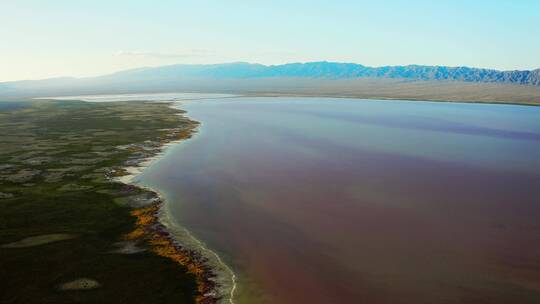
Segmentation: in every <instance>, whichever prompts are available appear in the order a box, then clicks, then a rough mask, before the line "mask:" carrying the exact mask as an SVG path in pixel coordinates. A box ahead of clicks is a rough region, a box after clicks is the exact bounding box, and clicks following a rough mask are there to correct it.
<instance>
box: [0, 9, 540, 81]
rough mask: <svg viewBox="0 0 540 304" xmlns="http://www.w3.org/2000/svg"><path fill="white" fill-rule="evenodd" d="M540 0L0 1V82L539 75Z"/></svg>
mask: <svg viewBox="0 0 540 304" xmlns="http://www.w3.org/2000/svg"><path fill="white" fill-rule="evenodd" d="M539 18H540V1H538V0H489V1H488V0H474V1H472V0H467V1H465V0H438V1H424V0H409V1H405V0H386V1H385V0H380V1H375V0H373V1H361V0H356V1H345V0H342V1H339V0H335V1H317V0H311V1H301V0H298V1H295V0H288V1H281V0H273V1H258V0H251V1H250V0H222V1H217V0H216V1H211V0H197V1H179V0H177V1H169V0H160V1H150V0H147V1H142V0H141V1H138V0H129V1H122V0H116V1H114V0H87V1H81V0H0V20H1V21H0V81H13V80H22V79H43V78H50V77H61V76H75V77H86V76H96V75H101V74H107V73H112V72H115V71H119V70H124V69H130V68H136V67H143V66H159V65H168V64H178V63H222V62H237V61H243V62H253V63H263V64H282V63H289V62H307V61H322V60H326V61H339V62H354V63H360V64H364V65H368V66H384V65H407V64H424V65H448V66H472V67H484V68H493V69H502V70H514V69H536V68H540V25H539V23H538V20H540V19H539Z"/></svg>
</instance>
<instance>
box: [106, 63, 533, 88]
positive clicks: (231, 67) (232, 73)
mask: <svg viewBox="0 0 540 304" xmlns="http://www.w3.org/2000/svg"><path fill="white" fill-rule="evenodd" d="M104 77H106V78H109V79H122V78H123V79H136V78H138V79H141V78H145V79H156V78H161V79H163V78H165V79H174V78H185V77H188V78H193V77H196V78H200V77H210V78H262V77H309V78H328V79H348V78H364V77H374V78H403V79H411V80H455V81H467V82H494V83H512V84H522V85H540V69H537V70H534V71H498V70H490V69H478V68H469V67H446V66H422V65H407V66H384V67H367V66H364V65H361V64H355V63H337V62H326V61H322V62H308V63H289V64H283V65H268V66H266V65H262V64H250V63H244V62H238V63H226V64H211V65H184V64H179V65H170V66H163V67H154V68H142V69H134V70H127V71H123V72H118V73H115V74H112V75H108V76H104Z"/></svg>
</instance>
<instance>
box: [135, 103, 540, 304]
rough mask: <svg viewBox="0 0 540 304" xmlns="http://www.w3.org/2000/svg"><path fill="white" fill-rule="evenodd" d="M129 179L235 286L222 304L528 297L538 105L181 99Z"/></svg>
mask: <svg viewBox="0 0 540 304" xmlns="http://www.w3.org/2000/svg"><path fill="white" fill-rule="evenodd" d="M180 108H182V109H185V110H187V111H188V113H187V114H188V116H189V117H191V118H193V119H195V120H198V121H199V122H201V123H202V125H201V126H200V128H199V133H198V134H196V135H195V136H194V137H193V138H192V139H190V140H187V141H184V142H182V143H180V144H178V145H177V146H174V147H172V148H171V149H169V150H168V152H167V153H166V154H165V156H164V158H163V159H161V160H160V161H158V162H156V163H155V164H154V165H152V166H151V167H149V168H148V169H147V170H146V171H145V172H144V173H143V174H142V175H141V176H140V181H141V182H142V183H144V184H147V185H149V186H151V187H153V188H155V189H157V190H160V191H162V192H163V193H165V195H166V197H167V210H168V211H169V212H170V214H171V215H172V217H173V218H174V219H175V220H176V221H177V222H178V223H179V224H180V225H182V226H184V227H186V228H187V229H189V230H190V231H191V232H192V233H193V235H194V236H196V237H197V238H198V239H200V240H202V241H203V242H204V243H206V244H207V246H208V247H209V248H211V249H213V250H215V251H216V252H217V253H219V254H220V256H221V257H222V258H223V260H224V261H226V262H227V263H228V264H229V265H230V266H231V268H232V269H233V270H234V271H235V272H236V273H237V276H238V289H237V291H236V301H235V302H236V303H280V304H288V303H294V304H297V303H308V304H309V303H321V304H322V303H324V304H329V303H367V304H377V303H392V304H399V303H411V304H412V303H414V304H418V303H540V107H527V106H512V105H480V104H459V103H434V102H411V101H377V100H371V101H368V100H355V99H329V98H270V97H268V98H247V97H244V98H228V99H214V100H203V101H191V102H186V103H183V104H182V105H180Z"/></svg>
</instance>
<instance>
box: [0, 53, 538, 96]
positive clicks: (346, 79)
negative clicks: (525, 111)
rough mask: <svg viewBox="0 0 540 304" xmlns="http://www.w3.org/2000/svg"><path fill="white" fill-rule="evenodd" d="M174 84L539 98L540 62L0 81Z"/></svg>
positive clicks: (58, 86)
mask: <svg viewBox="0 0 540 304" xmlns="http://www.w3.org/2000/svg"><path fill="white" fill-rule="evenodd" d="M173 91H176V92H180V91H182V92H220V93H236V94H289V95H317V96H349V97H362V98H403V99H433V100H456V101H458V100H459V101H490V100H493V101H501V102H503V101H509V102H514V101H516V102H525V103H534V104H538V103H540V69H537V70H532V71H497V70H490V69H479V68H470V67H445V66H421V65H408V66H386V67H367V66H364V65H360V64H354V63H337V62H326V61H323V62H309V63H289V64H283V65H262V64H251V63H244V62H236V63H225V64H201V65H190V64H178V65H169V66H160V67H146V68H138V69H131V70H125V71H120V72H117V73H113V74H109V75H104V76H98V77H86V78H68V77H66V78H53V79H45V80H25V81H14V82H4V83H0V97H1V98H4V99H5V98H23V97H35V96H57V95H83V94H110V93H143V92H144V93H147V92H173ZM441 92H443V93H441Z"/></svg>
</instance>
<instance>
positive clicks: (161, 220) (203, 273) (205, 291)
mask: <svg viewBox="0 0 540 304" xmlns="http://www.w3.org/2000/svg"><path fill="white" fill-rule="evenodd" d="M170 107H171V108H174V109H175V110H178V108H176V107H175V106H174V103H170ZM178 115H179V116H180V117H185V116H184V115H183V113H178ZM197 126H198V122H195V121H193V123H192V124H190V125H189V126H188V127H187V128H183V127H179V128H175V129H171V131H170V133H169V134H168V137H169V136H170V137H175V138H176V139H174V140H168V137H167V138H165V139H163V138H160V139H159V142H160V145H159V147H158V148H157V149H155V150H153V151H152V152H151V153H150V156H147V157H140V158H134V159H131V163H130V164H129V165H127V164H126V166H124V167H122V168H121V169H120V171H121V172H120V173H119V174H118V175H116V176H115V177H113V178H112V179H113V180H114V181H117V182H120V183H122V184H126V185H129V186H132V187H136V188H138V189H140V190H144V191H145V192H148V193H149V194H151V196H152V197H151V198H149V199H146V200H145V202H144V203H143V204H142V206H141V205H139V206H137V207H136V208H135V209H133V211H132V212H131V214H132V216H134V217H136V218H137V223H136V228H135V230H134V231H132V232H131V233H129V234H128V235H126V236H125V239H126V240H130V241H137V242H138V241H144V242H146V243H147V244H148V245H149V247H150V250H151V251H152V252H153V253H154V254H157V255H160V256H163V257H167V258H169V259H171V260H173V261H175V262H177V263H178V264H180V265H182V266H184V267H186V268H187V270H188V272H189V273H192V274H193V275H194V276H195V278H196V281H197V293H198V295H197V296H196V298H195V301H196V303H229V304H234V293H235V290H236V275H235V273H234V272H233V271H232V269H231V268H230V267H229V266H228V265H226V264H225V263H224V262H223V260H222V259H221V258H220V257H219V255H218V254H217V253H216V252H214V251H212V250H211V249H209V248H208V247H207V246H206V245H205V244H204V243H203V242H202V241H200V240H198V239H197V238H195V237H194V236H193V234H192V233H191V232H190V231H189V230H188V229H187V228H185V227H183V226H181V225H180V224H178V223H177V222H176V221H175V220H174V219H173V218H172V217H171V216H170V212H168V211H167V210H168V206H169V203H168V200H166V199H165V195H164V194H163V193H161V192H159V191H157V190H155V189H152V188H150V187H148V186H146V185H143V184H141V183H139V182H138V181H137V180H136V178H137V177H138V176H139V175H140V174H141V173H142V172H143V171H144V170H145V169H146V168H148V167H150V166H151V165H153V164H154V163H155V162H156V161H158V160H159V159H161V158H162V157H163V156H164V155H165V153H166V151H167V150H168V148H170V147H172V146H175V145H176V144H178V143H180V142H182V141H183V140H186V139H189V138H190V137H191V136H192V135H193V134H194V133H196V128H197ZM133 162H134V163H135V164H133Z"/></svg>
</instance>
